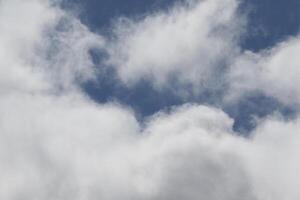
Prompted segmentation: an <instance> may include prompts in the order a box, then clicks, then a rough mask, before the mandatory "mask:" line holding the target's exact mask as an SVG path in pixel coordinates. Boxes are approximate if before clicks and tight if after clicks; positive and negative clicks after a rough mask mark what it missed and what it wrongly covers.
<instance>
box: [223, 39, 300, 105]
mask: <svg viewBox="0 0 300 200" xmlns="http://www.w3.org/2000/svg"><path fill="white" fill-rule="evenodd" d="M299 50H300V37H299V36H297V37H295V38H290V39H288V40H287V41H284V42H281V43H279V44H278V45H276V46H275V47H273V48H271V49H268V50H263V51H262V52H259V53H252V52H245V53H244V54H242V55H241V56H240V57H239V58H238V59H237V60H236V61H235V64H234V65H233V66H232V67H231V70H230V73H229V77H228V78H227V80H228V81H229V82H230V84H231V87H232V88H231V91H230V92H231V94H232V95H233V96H237V97H239V96H240V95H244V94H246V93H247V92H253V91H254V92H257V91H259V92H262V93H264V94H266V95H269V96H272V97H274V98H276V99H278V100H279V101H281V102H282V103H284V104H289V105H295V104H299V102H300V89H299V87H298V85H299V80H300V79H299V78H300V68H299V66H300V58H299V56H298V54H299ZM235 98H236V97H235Z"/></svg>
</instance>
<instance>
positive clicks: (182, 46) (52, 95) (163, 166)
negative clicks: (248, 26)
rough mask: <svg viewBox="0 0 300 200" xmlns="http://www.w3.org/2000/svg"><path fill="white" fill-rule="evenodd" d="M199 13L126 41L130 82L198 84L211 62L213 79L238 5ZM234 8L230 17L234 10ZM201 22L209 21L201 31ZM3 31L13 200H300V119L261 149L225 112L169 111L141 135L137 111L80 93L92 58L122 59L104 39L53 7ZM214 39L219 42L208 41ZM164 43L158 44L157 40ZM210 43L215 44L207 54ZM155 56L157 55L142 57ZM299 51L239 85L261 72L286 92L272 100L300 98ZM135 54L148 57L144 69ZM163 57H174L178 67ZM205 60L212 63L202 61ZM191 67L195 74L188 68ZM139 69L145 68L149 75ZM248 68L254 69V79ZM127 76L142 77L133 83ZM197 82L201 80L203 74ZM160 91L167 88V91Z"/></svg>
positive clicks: (268, 122)
mask: <svg viewBox="0 0 300 200" xmlns="http://www.w3.org/2000/svg"><path fill="white" fill-rule="evenodd" d="M218 3H219V4H218ZM191 5H197V6H195V7H188V8H187V7H184V8H180V7H177V8H176V9H174V10H172V11H170V13H167V14H162V13H160V14H156V15H154V16H151V17H149V18H146V19H145V20H143V21H142V22H138V23H137V25H133V26H130V27H129V31H133V33H134V34H133V36H131V34H128V35H127V34H125V39H124V40H122V41H123V42H125V44H127V43H128V45H132V46H129V50H130V51H129V54H128V55H127V54H126V55H125V57H126V59H125V61H126V62H125V63H124V66H122V67H124V69H121V68H120V70H121V72H120V73H121V75H122V74H123V73H125V74H123V75H122V77H123V78H124V81H125V82H126V81H128V80H129V79H130V80H131V78H133V77H134V79H136V78H139V77H140V76H144V75H145V74H144V73H146V74H147V73H148V70H150V72H151V71H155V74H156V72H157V71H159V70H160V68H159V66H161V67H163V66H165V68H163V69H162V71H163V74H162V76H169V73H173V72H175V71H180V72H181V75H182V76H183V79H186V78H188V77H189V76H190V75H191V73H193V72H194V70H196V68H194V64H195V63H196V61H200V60H201V59H202V58H203V59H204V58H205V59H204V61H203V62H204V65H202V66H206V67H207V66H214V65H211V64H209V65H206V64H208V63H210V62H211V61H212V60H214V58H215V57H216V60H219V59H220V58H222V56H221V57H219V54H220V53H221V52H222V51H224V47H226V48H227V46H228V44H227V42H224V41H223V42H222V39H221V38H222V37H221V38H219V36H218V34H216V33H215V32H214V31H217V30H214V28H216V27H215V26H217V27H219V25H220V24H221V25H222V26H223V25H224V26H225V27H226V26H227V25H228V23H231V18H232V15H233V12H234V10H235V6H233V5H236V4H235V2H234V1H226V3H225V2H223V1H222V2H221V1H203V2H202V3H200V4H191ZM224 6H225V7H227V6H228V8H227V9H225V10H224V9H223V8H224ZM225 11H226V12H225ZM227 11H228V12H227ZM217 13H218V15H217V17H216V18H213V19H211V15H212V14H217ZM219 14H220V15H219ZM17 16H18V17H17ZM194 18H199V19H200V24H198V23H197V22H195V21H194ZM23 20H24V21H23ZM206 20H208V21H209V22H206ZM163 21H165V22H167V23H166V25H165V26H163V25H162V24H163ZM233 21H234V20H233ZM0 24H1V26H0V42H1V44H2V45H1V46H0V57H1V59H0V198H1V199H8V200H13V199H45V200H50V199H59V200H60V199H64V200H65V199H72V200H74V199H75V200H77V199H78V200H87V199H89V200H93V199H105V200H116V199H131V200H132V199H133V200H134V199H149V200H150V199H151V200H152V199H157V200H160V199H161V200H162V199H164V200H165V199H189V200H194V199H207V200H217V199H224V200H235V199H236V200H237V199H241V198H242V199H245V200H266V199H272V200H281V199H290V200H294V199H295V200H296V199H299V196H300V194H299V192H298V191H299V190H298V186H299V184H300V183H299V180H298V179H297V177H298V176H299V174H298V173H299V172H297V169H299V167H300V160H299V157H298V156H297V153H298V152H299V147H300V144H299V143H300V136H299V134H297V133H298V130H299V128H300V122H299V119H295V120H294V121H289V122H286V121H284V120H282V119H280V117H278V116H277V117H276V116H275V117H273V118H268V119H265V120H262V121H260V123H259V125H258V127H257V128H256V130H255V131H254V132H253V133H252V136H251V138H244V137H242V136H239V135H238V133H235V132H234V131H233V130H232V125H233V119H231V118H230V117H228V116H227V114H226V113H224V112H223V111H222V110H220V109H217V108H213V107H209V106H201V105H197V104H187V105H182V106H178V107H174V108H172V109H171V110H170V111H168V112H167V111H161V112H159V113H157V114H155V115H154V116H151V117H149V118H148V119H147V120H146V121H145V122H143V123H141V122H138V121H137V119H136V118H135V116H134V113H133V111H132V110H131V109H130V108H128V107H126V106H123V105H119V104H117V103H113V102H111V103H107V104H98V103H95V102H93V101H91V100H90V99H89V98H88V97H86V95H85V94H84V93H83V92H82V91H81V90H80V88H79V87H78V83H80V82H81V81H84V80H86V79H88V78H91V77H92V75H93V63H92V61H91V58H90V57H89V54H88V51H89V49H90V48H93V47H96V48H103V49H110V48H111V46H110V45H109V46H107V44H106V43H105V39H104V38H103V37H102V36H99V35H96V34H94V33H91V32H90V31H89V30H88V28H87V27H85V26H84V25H83V24H81V23H80V22H79V21H78V20H77V19H76V18H74V17H73V16H71V15H70V14H68V13H65V12H64V11H63V10H61V9H60V8H59V7H57V6H55V5H52V3H51V2H47V1H42V0H40V1H39V0H28V1H21V0H3V1H1V2H0ZM155 24H156V25H157V24H158V25H159V26H158V27H156V25H155ZM209 24H213V25H212V27H214V28H212V27H210V25H209ZM136 26H137V27H139V28H140V27H145V32H143V31H142V32H140V33H138V30H137V28H136ZM177 26H179V27H182V28H183V29H186V30H187V32H186V33H183V32H182V31H179V33H178V35H177V32H173V30H177V28H176V27H177ZM156 28H159V29H158V30H157V29H156ZM152 29H153V30H152ZM169 29H170V30H169ZM193 29H195V30H193ZM122 30H123V29H122ZM160 30H161V31H162V32H160ZM201 30H202V31H201ZM123 31H124V30H123ZM148 31H150V33H149V32H148ZM211 31H213V32H214V34H212V38H210V37H208V36H207V34H208V33H210V32H211ZM146 32H147V33H146ZM217 32H218V31H217ZM152 33H153V34H154V36H153V38H154V41H155V42H153V43H152V41H151V40H148V37H147V36H148V35H150V36H151V35H152ZM181 34H187V35H185V37H182V35H181ZM215 34H216V35H215ZM221 35H222V34H221ZM169 36H170V38H171V39H170V38H169ZM173 37H174V38H173ZM198 37H199V41H197V38H198ZM139 38H141V39H139ZM143 38H146V39H145V40H144V39H143ZM119 39H120V38H119ZM194 40H195V41H194ZM206 40H208V41H209V43H202V42H203V41H206ZM130 41H131V42H130ZM119 42H120V41H117V44H120V43H119ZM160 42H163V43H165V42H166V43H167V44H169V45H171V46H168V45H166V46H165V45H162V46H161V45H160V44H161V43H160ZM143 44H146V45H149V47H151V48H152V50H153V52H154V54H153V55H151V54H150V53H149V52H150V51H147V50H145V48H142V47H141V46H140V45H142V46H143ZM187 44H188V45H187ZM209 44H210V45H211V44H215V45H216V46H217V47H220V49H218V48H217V49H215V47H216V46H214V47H212V46H210V45H209ZM297 44H298V43H297V42H293V41H292V40H291V41H288V42H287V43H285V45H283V44H282V45H279V46H278V47H277V48H275V49H276V50H273V51H271V52H272V53H270V54H267V55H266V56H265V55H264V54H260V56H258V55H257V56H248V54H244V55H243V56H241V57H240V58H239V59H240V60H238V61H237V63H238V62H244V63H243V65H235V66H233V68H234V70H233V71H234V72H235V73H236V74H233V75H232V76H231V77H232V80H233V82H234V81H235V80H237V79H236V77H239V76H240V75H243V73H247V71H246V70H250V72H251V73H250V74H253V78H254V76H255V74H256V73H258V74H259V76H256V77H259V79H258V80H259V84H260V83H261V82H262V83H264V82H263V81H266V82H265V85H266V88H267V85H268V84H270V83H273V82H274V84H275V83H277V82H276V81H279V82H278V84H275V86H276V87H275V88H276V90H274V91H278V93H267V94H271V95H274V96H275V97H278V98H280V99H281V96H280V95H279V94H281V92H283V91H285V89H282V90H280V87H279V86H284V87H283V88H287V89H291V91H292V92H293V91H296V92H295V93H297V91H298V90H297V88H296V86H294V85H292V82H294V83H295V81H296V75H294V73H295V72H294V71H293V70H296V67H295V66H296V64H297V56H296V54H291V52H295V50H297V47H296V46H297ZM112 45H116V43H113V44H112ZM152 45H153V46H152ZM186 45H187V46H186ZM194 45H195V46H194ZM229 46H230V45H229ZM160 47H161V48H162V49H163V50H161V49H160ZM164 48H166V49H164ZM211 48H212V49H213V50H212V51H210V50H211ZM226 48H225V49H226ZM133 49H134V50H133ZM234 49H235V48H234ZM122 51H124V49H121V54H119V53H118V52H114V51H113V54H111V56H116V58H115V59H116V60H118V62H121V61H123V60H122V59H121V60H119V59H120V57H119V56H121V57H122V56H123V53H124V52H122ZM131 51H132V52H135V53H137V54H138V55H139V54H143V52H144V54H145V55H144V57H143V58H140V59H141V60H140V61H138V60H136V59H138V58H134V57H132V55H130V54H132V52H131ZM156 51H159V52H160V53H161V54H162V55H163V54H164V53H166V55H165V58H168V59H166V60H164V58H163V56H161V55H160V54H158V53H157V52H156ZM181 51H182V52H183V53H184V55H181V54H180V52H181ZM194 51H195V52H194ZM232 51H235V50H232ZM151 52H152V51H151ZM201 52H202V53H207V54H205V55H206V56H203V57H202V56H200V58H201V59H200V60H198V56H197V55H202V54H201ZM156 53H157V54H156ZM173 54H174V55H176V56H175V57H173ZM222 55H223V56H224V54H222ZM252 55H253V54H252ZM127 56H129V57H127ZM177 56H179V57H178V58H177ZM181 56H182V57H181ZM289 56H292V57H291V58H290V59H289V58H288V57H289ZM173 58H175V60H173ZM183 58H184V59H183ZM246 58H248V59H246ZM182 59H183V60H182ZM222 59H223V58H222ZM291 59H293V60H294V65H293V64H292V62H290V61H291ZM190 60H191V62H190ZM249 60H250V61H249ZM253 60H258V61H257V62H252V61H253ZM262 60H263V61H264V62H262ZM286 60H287V61H289V62H290V65H287V66H288V67H289V69H290V71H289V72H287V74H286V75H287V78H286V79H282V77H281V76H280V75H279V74H280V73H281V70H282V68H281V66H282V65H284V64H286ZM185 61H187V62H188V65H187V68H185V69H189V70H187V71H185V70H182V67H179V66H181V65H182V64H184V63H185ZM248 61H249V62H248ZM148 62H150V65H146V64H147V63H148ZM194 62H195V63H194ZM289 62H287V63H289ZM129 63H131V64H130V65H129ZM201 63H202V62H201ZM249 63H250V64H249ZM258 63H264V64H265V63H266V64H265V65H263V66H267V67H266V69H267V70H270V71H271V72H272V73H271V76H269V77H270V78H269V79H267V78H266V77H265V75H267V74H268V73H265V72H261V70H257V69H258V68H259V67H257V66H262V65H258ZM132 64H134V65H132ZM136 64H138V65H139V64H142V65H141V66H145V68H144V69H137V68H135V67H137V66H138V65H136ZM248 64H249V66H252V67H253V69H252V68H251V69H249V68H247V66H248ZM174 66H175V68H173V67H174ZM243 66H244V67H245V68H243ZM271 66H272V67H271ZM127 67H128V69H127ZM132 67H133V68H132ZM206 67H204V68H205V69H204V68H203V70H206ZM123 70H125V71H127V70H129V71H131V70H133V71H132V72H134V73H133V75H132V77H127V75H126V73H127V72H125V71H124V72H123ZM136 70H137V71H136ZM140 70H142V71H140ZM173 70H175V71H173ZM190 70H191V71H190ZM199 70H202V68H200V69H199ZM209 70H210V69H209ZM212 70H214V69H212ZM239 70H240V71H239ZM272 70H274V71H272ZM277 70H279V71H277ZM196 71H197V72H198V69H197V70H196ZM185 72H186V73H185ZM151 73H152V72H151ZM232 73H233V72H232ZM282 73H285V72H284V71H282ZM141 74H143V75H141ZM197 74H199V76H200V77H199V79H201V78H202V76H201V75H200V74H201V73H197ZM130 76H131V75H130ZM151 76H156V75H154V74H152V75H151ZM195 76H196V75H195ZM288 77H290V78H292V79H291V81H290V80H289V79H288ZM128 78H129V79H128ZM156 79H158V80H159V83H163V82H164V81H166V80H167V79H165V77H155V80H156ZM191 80H192V82H193V76H192V77H191ZM240 80H241V81H245V83H244V85H246V86H249V88H256V87H258V86H256V85H254V86H253V84H252V82H253V81H252V82H251V81H250V79H245V80H244V79H240ZM270 80H271V81H270ZM196 83H197V81H196ZM236 87H237V86H236ZM239 88H242V89H241V90H246V89H247V88H246V89H245V88H244V87H239ZM278 88H279V89H278ZM62 89H63V90H62ZM264 91H265V92H267V91H268V90H267V89H265V90H264ZM275 94H276V95H275ZM282 98H283V97H282Z"/></svg>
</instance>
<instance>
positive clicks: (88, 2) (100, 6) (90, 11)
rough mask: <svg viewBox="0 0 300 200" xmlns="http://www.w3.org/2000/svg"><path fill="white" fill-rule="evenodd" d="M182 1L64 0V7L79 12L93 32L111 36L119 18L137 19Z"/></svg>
mask: <svg viewBox="0 0 300 200" xmlns="http://www.w3.org/2000/svg"><path fill="white" fill-rule="evenodd" d="M179 1H182V0H100V1H99V0H85V1H81V0H63V4H62V5H63V7H64V8H66V9H70V8H72V7H73V9H74V8H78V7H80V8H81V9H77V11H79V15H80V18H81V20H82V22H83V23H84V24H86V25H88V26H89V28H90V29H91V30H92V31H95V32H101V33H102V34H109V28H110V26H111V24H112V22H113V20H115V19H116V18H118V17H121V16H122V17H123V16H124V17H129V18H137V17H142V16H144V15H145V14H147V13H151V12H154V11H158V10H163V9H167V8H169V7H171V6H172V5H173V4H174V3H175V2H179Z"/></svg>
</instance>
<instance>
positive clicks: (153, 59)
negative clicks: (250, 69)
mask: <svg viewBox="0 0 300 200" xmlns="http://www.w3.org/2000/svg"><path fill="white" fill-rule="evenodd" d="M237 7H238V2H237V1H235V0H225V1H224V0H222V1H220V0H212V1H185V2H184V3H182V4H179V5H177V6H175V7H173V8H172V9H170V10H168V11H167V12H155V13H152V14H150V15H147V16H146V17H144V18H142V19H138V20H131V19H120V20H119V21H118V23H116V25H115V29H114V39H113V41H112V42H111V45H110V47H109V49H108V51H109V54H110V59H109V61H108V63H109V64H111V65H113V66H115V67H116V69H117V71H118V74H119V76H120V78H121V79H122V81H123V82H125V83H126V84H127V85H129V86H130V85H132V84H134V83H136V82H138V81H139V80H141V79H146V80H150V81H152V82H153V85H154V86H155V87H156V88H158V89H159V88H164V87H168V86H170V85H169V84H170V81H172V80H173V81H174V80H175V81H176V82H179V84H181V85H189V86H192V87H193V88H194V92H195V93H200V92H201V91H203V89H206V88H209V89H214V88H216V87H220V85H221V84H219V85H218V84H217V81H214V80H216V77H218V78H219V79H220V77H221V76H220V75H219V74H218V73H217V72H220V71H222V67H224V66H223V63H226V62H230V61H231V59H232V58H233V57H234V55H235V54H236V53H237V51H238V47H237V45H236V41H237V40H236V37H238V35H239V33H240V31H241V30H242V29H241V26H239V25H241V24H242V22H243V20H241V19H242V17H240V18H237Z"/></svg>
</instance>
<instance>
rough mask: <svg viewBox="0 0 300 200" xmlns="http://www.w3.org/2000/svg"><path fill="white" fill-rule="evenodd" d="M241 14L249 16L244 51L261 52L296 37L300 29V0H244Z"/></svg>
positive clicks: (244, 37)
mask: <svg viewBox="0 0 300 200" xmlns="http://www.w3.org/2000/svg"><path fill="white" fill-rule="evenodd" d="M241 2H242V3H241V6H240V12H242V13H247V14H248V26H247V30H246V34H245V35H244V36H243V37H242V41H241V46H242V48H243V49H248V50H252V51H259V50H262V49H265V48H269V47H272V46H274V45H275V44H276V43H278V42H280V41H283V40H285V39H286V38H288V37H291V36H295V35H297V34H298V32H299V28H300V1H299V0H242V1H241Z"/></svg>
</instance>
